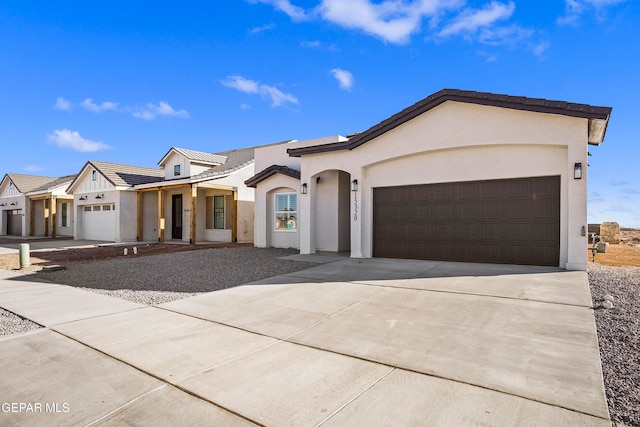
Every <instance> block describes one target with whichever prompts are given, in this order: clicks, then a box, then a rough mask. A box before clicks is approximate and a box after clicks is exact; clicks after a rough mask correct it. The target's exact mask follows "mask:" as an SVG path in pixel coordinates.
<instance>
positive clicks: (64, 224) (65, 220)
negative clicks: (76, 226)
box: [60, 203, 69, 227]
mask: <svg viewBox="0 0 640 427" xmlns="http://www.w3.org/2000/svg"><path fill="white" fill-rule="evenodd" d="M68 209H69V203H63V204H62V212H61V216H62V218H61V223H60V225H61V226H62V227H68V226H69V222H68V221H69V220H68V217H67V212H68Z"/></svg>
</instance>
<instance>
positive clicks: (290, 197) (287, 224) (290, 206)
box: [275, 193, 298, 231]
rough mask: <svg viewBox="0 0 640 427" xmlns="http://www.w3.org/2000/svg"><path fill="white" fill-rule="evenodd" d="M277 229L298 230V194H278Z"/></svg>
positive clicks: (276, 198)
mask: <svg viewBox="0 0 640 427" xmlns="http://www.w3.org/2000/svg"><path fill="white" fill-rule="evenodd" d="M275 213H276V231H296V230H297V229H298V195H297V194H296V193H282V194H276V197H275Z"/></svg>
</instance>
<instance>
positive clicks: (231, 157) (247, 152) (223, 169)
mask: <svg viewBox="0 0 640 427" xmlns="http://www.w3.org/2000/svg"><path fill="white" fill-rule="evenodd" d="M288 142H291V140H287V141H281V142H275V143H272V144H262V145H255V146H253V147H246V148H238V149H235V150H228V151H222V152H219V153H216V154H217V155H220V156H225V157H226V158H227V159H226V161H225V163H224V164H222V165H217V166H213V167H211V168H209V169H207V170H206V171H204V172H202V173H200V174H198V175H194V176H192V177H191V178H192V179H195V180H203V179H208V178H216V177H219V176H223V175H228V174H230V173H232V172H235V171H237V170H238V169H242V168H243V167H245V166H248V165H250V164H251V163H253V162H254V161H255V157H256V155H255V152H256V148H262V147H269V146H272V145H280V144H286V143H288Z"/></svg>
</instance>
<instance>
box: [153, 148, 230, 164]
mask: <svg viewBox="0 0 640 427" xmlns="http://www.w3.org/2000/svg"><path fill="white" fill-rule="evenodd" d="M172 150H173V151H176V152H178V153H180V154H182V155H183V156H184V157H186V158H187V159H189V160H192V161H194V162H197V163H203V164H210V165H216V164H220V163H224V162H225V161H226V160H227V158H226V156H223V155H220V154H214V153H204V152H202V151H194V150H189V149H186V148H178V147H172V148H171V149H170V150H169V152H167V154H165V155H164V157H163V158H162V160H161V161H160V163H162V162H163V161H164V159H165V158H166V157H167V155H168V154H169V153H170V152H171V151H172Z"/></svg>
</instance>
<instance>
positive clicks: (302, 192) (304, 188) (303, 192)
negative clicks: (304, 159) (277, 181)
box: [300, 182, 307, 194]
mask: <svg viewBox="0 0 640 427" xmlns="http://www.w3.org/2000/svg"><path fill="white" fill-rule="evenodd" d="M300 194H307V183H306V182H305V183H304V184H302V185H301V186H300Z"/></svg>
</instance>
